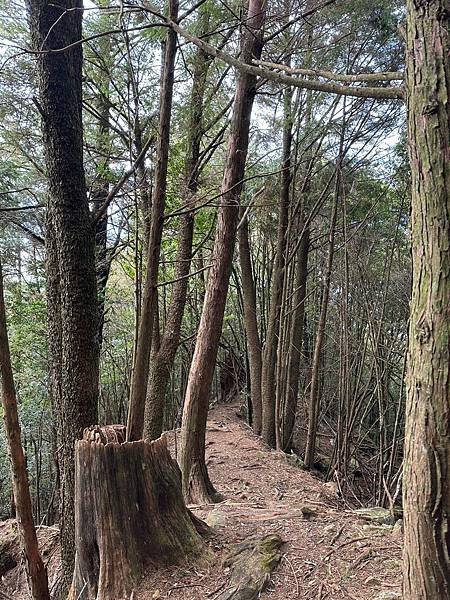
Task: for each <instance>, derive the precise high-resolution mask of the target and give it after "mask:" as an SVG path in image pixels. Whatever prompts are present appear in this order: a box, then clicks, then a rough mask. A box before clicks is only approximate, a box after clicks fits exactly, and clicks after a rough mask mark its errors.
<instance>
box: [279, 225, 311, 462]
mask: <svg viewBox="0 0 450 600" xmlns="http://www.w3.org/2000/svg"><path fill="white" fill-rule="evenodd" d="M303 223H304V219H303V216H301V217H300V219H299V227H298V230H299V231H300V232H302V234H301V235H302V239H301V242H300V244H299V246H298V249H297V264H296V266H295V283H294V286H295V293H294V308H293V313H294V314H293V317H292V325H291V331H290V340H289V359H288V373H287V380H288V381H287V393H286V401H285V403H284V410H283V424H282V430H281V434H282V435H281V440H282V447H283V450H284V451H285V452H288V451H289V450H290V449H291V447H292V441H293V439H292V438H293V433H294V425H295V415H296V412H297V396H298V382H299V378H300V364H301V363H300V358H301V350H302V342H303V326H304V322H305V298H306V281H307V278H308V253H309V226H307V227H306V228H305V229H304V225H303ZM303 229H304V231H303Z"/></svg>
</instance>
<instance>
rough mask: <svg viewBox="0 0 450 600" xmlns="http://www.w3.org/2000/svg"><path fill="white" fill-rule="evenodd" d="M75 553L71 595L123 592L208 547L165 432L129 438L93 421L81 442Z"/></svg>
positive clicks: (115, 598)
mask: <svg viewBox="0 0 450 600" xmlns="http://www.w3.org/2000/svg"><path fill="white" fill-rule="evenodd" d="M75 456H76V458H75V462H76V473H75V477H76V497H75V506H76V514H75V526H76V558H75V571H74V576H73V583H72V588H71V591H70V594H69V600H125V599H128V598H131V597H132V591H133V587H134V586H135V585H136V583H137V582H138V580H139V578H140V577H141V576H142V574H143V573H144V572H145V571H146V570H148V569H149V568H157V567H158V566H167V565H174V564H180V563H183V562H184V561H186V560H187V559H189V558H192V557H194V556H197V555H199V554H200V552H201V551H203V552H204V551H205V548H204V545H203V542H202V538H201V536H200V534H199V531H198V530H199V529H201V530H202V531H205V530H206V526H205V525H204V524H203V522H202V521H199V520H198V519H196V517H194V516H193V515H192V514H191V513H190V512H189V510H188V509H187V508H186V506H185V504H184V501H183V496H182V492H181V475H180V470H179V468H178V465H177V463H176V462H175V461H174V460H173V459H172V457H171V456H170V453H169V451H168V449H167V443H166V438H165V437H161V438H159V439H158V440H156V441H154V442H147V441H145V440H139V441H137V442H125V427H123V426H120V425H116V426H109V427H102V428H101V427H91V428H89V429H87V430H86V431H85V433H84V437H83V440H79V441H78V442H77V443H76V450H75Z"/></svg>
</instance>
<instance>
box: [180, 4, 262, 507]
mask: <svg viewBox="0 0 450 600" xmlns="http://www.w3.org/2000/svg"><path fill="white" fill-rule="evenodd" d="M264 19H265V1H264V0H250V3H249V7H248V15H247V20H246V31H245V34H244V42H243V47H242V54H241V55H242V58H243V59H244V61H245V62H248V63H250V62H251V61H252V60H253V59H258V58H260V56H261V50H262V28H263V24H264ZM255 93H256V77H255V76H253V75H249V74H248V73H240V74H239V77H238V81H237V87H236V94H235V100H234V108H233V118H232V124H231V132H230V138H229V143H228V153H227V161H226V166H225V171H224V175H223V181H222V196H221V201H220V208H219V214H218V218H217V229H216V237H215V240H214V248H213V253H212V260H211V262H212V267H211V270H210V272H209V275H208V282H207V286H206V294H205V301H204V303H203V310H202V316H201V319H200V326H199V331H198V335H197V342H196V344H195V350H194V356H193V358H192V364H191V368H190V371H189V378H188V384H187V390H186V398H185V404H184V410H183V422H182V432H181V435H182V440H181V470H182V474H183V493H184V495H185V498H186V499H187V500H189V501H192V502H197V501H198V502H204V501H207V502H209V501H211V500H214V499H216V498H217V496H216V495H215V490H214V487H213V485H212V483H211V481H210V480H209V477H208V471H207V469H206V463H205V433H206V419H207V415H208V407H209V399H210V394H211V384H212V379H213V375H214V367H215V363H216V358H217V351H218V346H219V340H220V335H221V331H222V323H223V316H224V312H225V303H226V298H227V292H228V284H229V279H230V274H231V266H232V261H233V251H234V244H235V239H236V228H237V224H238V217H239V200H240V194H241V190H242V179H243V176H244V171H245V162H246V158H247V150H248V138H249V129H250V117H251V112H252V106H253V100H254V98H255Z"/></svg>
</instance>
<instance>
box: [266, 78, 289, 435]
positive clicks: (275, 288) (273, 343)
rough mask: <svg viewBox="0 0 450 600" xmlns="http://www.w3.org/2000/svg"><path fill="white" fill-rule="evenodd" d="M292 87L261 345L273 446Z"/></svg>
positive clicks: (268, 432) (286, 97)
mask: <svg viewBox="0 0 450 600" xmlns="http://www.w3.org/2000/svg"><path fill="white" fill-rule="evenodd" d="M291 105H292V90H291V89H290V88H286V90H285V92H284V127H283V158H282V174H281V190H280V207H279V211H278V229H277V249H276V255H275V266H274V270H273V279H272V289H271V296H270V308H269V321H268V323H267V337H266V342H265V345H264V353H263V364H262V381H261V396H262V415H263V421H262V438H263V440H264V441H265V442H266V443H267V444H269V446H272V447H275V442H276V432H275V427H276V423H275V397H276V365H277V355H278V345H279V328H280V312H281V304H282V296H283V280H284V268H285V264H286V245H287V239H286V237H287V229H288V222H289V198H290V184H291V147H292V114H291V110H292V108H291Z"/></svg>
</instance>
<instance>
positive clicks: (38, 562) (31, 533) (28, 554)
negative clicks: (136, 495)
mask: <svg viewBox="0 0 450 600" xmlns="http://www.w3.org/2000/svg"><path fill="white" fill-rule="evenodd" d="M0 374H1V389H2V405H3V420H4V422H5V432H6V439H7V443H8V449H9V456H10V458H11V465H12V477H13V492H14V503H15V505H16V515H17V526H18V530H19V535H20V539H21V543H22V548H23V551H24V554H25V559H26V572H27V579H28V585H29V588H30V593H31V597H32V598H33V600H50V594H49V591H48V580H47V570H46V568H45V567H44V563H43V562H42V558H41V555H40V553H39V546H38V541H37V536H36V529H35V527H34V520H33V509H32V506H31V495H30V487H29V483H28V473H27V466H26V459H25V454H24V451H23V447H22V442H21V432H20V423H19V415H18V412H17V397H16V390H15V386H14V379H13V372H12V367H11V355H10V352H9V342H8V332H7V329H6V311H5V300H4V293H3V273H2V265H1V262H0Z"/></svg>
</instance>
